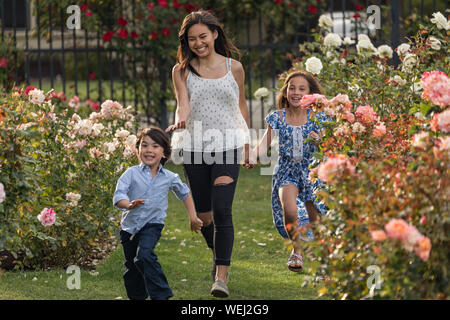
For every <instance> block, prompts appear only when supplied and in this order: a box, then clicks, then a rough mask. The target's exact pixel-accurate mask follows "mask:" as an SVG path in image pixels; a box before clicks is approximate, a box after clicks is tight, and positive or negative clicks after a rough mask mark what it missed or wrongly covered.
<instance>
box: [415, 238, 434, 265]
mask: <svg viewBox="0 0 450 320" xmlns="http://www.w3.org/2000/svg"><path fill="white" fill-rule="evenodd" d="M430 251H431V241H430V239H429V238H428V237H422V238H421V239H420V240H419V241H418V242H417V247H416V254H417V255H418V256H419V258H420V259H422V260H423V261H427V260H428V258H429V257H430Z"/></svg>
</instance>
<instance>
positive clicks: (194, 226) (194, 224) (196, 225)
mask: <svg viewBox="0 0 450 320" xmlns="http://www.w3.org/2000/svg"><path fill="white" fill-rule="evenodd" d="M190 225H191V231H192V232H195V233H197V232H198V231H200V229H201V228H202V227H203V221H202V220H200V219H199V218H198V217H194V218H192V219H190Z"/></svg>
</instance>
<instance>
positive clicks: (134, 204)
mask: <svg viewBox="0 0 450 320" xmlns="http://www.w3.org/2000/svg"><path fill="white" fill-rule="evenodd" d="M142 204H144V200H143V199H136V200H133V201H131V202H130V203H129V204H128V208H127V209H128V210H131V209H134V208H137V207H139V206H140V205H142Z"/></svg>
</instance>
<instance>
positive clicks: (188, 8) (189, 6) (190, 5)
mask: <svg viewBox="0 0 450 320" xmlns="http://www.w3.org/2000/svg"><path fill="white" fill-rule="evenodd" d="M184 7H185V8H186V11H187V12H191V11H194V10H195V7H194V6H193V5H192V4H189V3H188V4H185V5H184Z"/></svg>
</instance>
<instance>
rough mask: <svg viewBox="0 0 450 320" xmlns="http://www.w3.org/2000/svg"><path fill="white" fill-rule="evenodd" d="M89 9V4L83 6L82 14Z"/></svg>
mask: <svg viewBox="0 0 450 320" xmlns="http://www.w3.org/2000/svg"><path fill="white" fill-rule="evenodd" d="M88 8H89V6H88V5H87V4H82V5H81V8H80V9H81V11H82V12H85V11H86V10H87V9H88Z"/></svg>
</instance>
